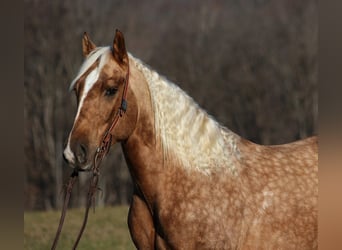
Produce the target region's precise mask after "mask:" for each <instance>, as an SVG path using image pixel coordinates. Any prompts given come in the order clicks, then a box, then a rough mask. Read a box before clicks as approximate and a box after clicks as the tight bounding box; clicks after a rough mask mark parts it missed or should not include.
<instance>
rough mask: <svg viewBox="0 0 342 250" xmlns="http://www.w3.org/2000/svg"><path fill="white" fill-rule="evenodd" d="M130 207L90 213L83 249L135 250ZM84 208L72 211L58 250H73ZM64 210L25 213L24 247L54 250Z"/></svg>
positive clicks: (68, 213) (69, 211)
mask: <svg viewBox="0 0 342 250" xmlns="http://www.w3.org/2000/svg"><path fill="white" fill-rule="evenodd" d="M127 213H128V207H126V206H120V207H105V208H96V211H95V213H92V212H90V213H89V218H88V224H87V227H86V229H85V231H84V234H83V236H82V239H81V241H80V243H79V247H78V248H79V249H85V250H87V249H89V250H90V249H97V250H101V249H135V248H134V245H133V243H132V241H131V238H130V235H129V231H128V227H127V223H126V220H127ZM83 216H84V209H70V210H68V212H67V215H66V218H65V221H64V227H63V230H62V233H61V236H60V239H59V243H58V249H71V248H72V245H73V243H74V241H75V239H76V237H77V234H78V231H79V229H80V227H81V224H82V221H83ZM59 217H60V211H49V212H27V213H25V214H24V248H25V249H35V250H36V249H50V247H51V244H52V242H53V238H54V235H55V233H56V229H57V226H58V221H59Z"/></svg>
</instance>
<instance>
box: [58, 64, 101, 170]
mask: <svg viewBox="0 0 342 250" xmlns="http://www.w3.org/2000/svg"><path fill="white" fill-rule="evenodd" d="M99 75H100V74H99V68H98V67H96V68H95V69H94V70H93V71H91V72H90V73H89V75H88V76H87V78H86V79H85V83H84V88H83V92H82V96H81V98H80V102H79V104H78V109H77V114H76V117H75V120H74V125H73V126H72V129H71V131H70V134H69V138H68V145H67V147H66V148H65V150H64V156H65V158H67V160H68V161H69V162H72V163H75V155H74V153H73V152H72V150H71V148H70V136H71V134H72V131H73V130H74V127H75V124H76V122H77V119H78V117H79V115H80V113H81V109H82V106H83V103H84V99H85V98H86V97H87V95H88V93H89V91H90V90H91V88H92V87H93V86H94V84H95V83H96V81H97V79H98V78H99Z"/></svg>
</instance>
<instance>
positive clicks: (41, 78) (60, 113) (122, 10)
mask: <svg viewBox="0 0 342 250" xmlns="http://www.w3.org/2000/svg"><path fill="white" fill-rule="evenodd" d="M24 4H25V25H24V29H25V30H24V32H25V64H24V69H25V82H24V88H25V99H24V102H25V107H24V119H25V122H26V124H25V131H24V132H25V144H24V150H25V157H26V159H25V171H26V173H25V177H26V178H25V184H24V188H25V189H24V192H25V202H24V206H25V210H34V209H40V210H44V209H45V210H47V209H54V208H60V207H61V202H62V195H61V190H62V187H63V184H64V182H65V181H66V180H67V177H68V175H69V174H70V173H71V169H70V168H69V167H68V166H67V165H66V164H65V163H64V162H63V159H62V152H63V148H64V144H65V142H66V140H67V136H68V133H69V131H70V129H71V126H72V123H73V120H74V116H75V113H76V100H75V99H76V98H75V97H74V96H73V94H72V93H69V92H68V87H69V84H70V82H71V80H72V79H73V77H75V75H76V73H77V71H78V69H79V67H80V65H81V63H82V61H83V56H82V49H81V38H82V34H83V32H84V31H87V32H88V34H89V35H90V37H91V38H92V40H93V41H94V42H95V43H96V44H97V45H110V44H111V43H112V41H113V38H114V31H115V29H116V28H118V29H120V30H121V31H123V33H124V35H125V38H126V43H127V44H126V46H127V48H128V50H129V51H130V52H131V53H132V54H133V55H135V56H136V57H138V58H140V59H141V60H143V61H144V62H146V63H147V64H149V65H150V66H151V67H152V68H154V69H156V70H157V71H158V72H159V73H161V74H162V75H165V76H166V77H167V78H168V79H170V80H172V81H173V82H176V83H177V84H178V85H179V86H180V87H181V88H183V89H184V90H185V91H186V92H187V93H189V95H190V96H192V97H193V98H194V99H195V100H196V101H197V102H198V103H199V105H200V106H201V107H203V108H204V109H205V110H207V111H208V113H209V114H211V115H212V116H213V117H215V118H216V119H217V120H218V121H219V122H220V123H221V124H223V125H225V126H226V127H228V128H230V129H231V130H232V131H234V132H236V133H238V134H239V135H241V136H243V137H245V138H247V139H250V140H252V141H254V142H256V143H261V144H280V143H286V142H290V141H293V140H297V139H300V138H305V137H308V136H310V135H313V134H316V133H317V123H316V121H317V112H318V107H317V106H318V96H317V32H318V26H317V1H316V0H301V1H297V0H212V1H198V0H188V1H183V0H173V1H171V0H149V1H138V0H130V1H123V0H101V1H95V0H73V1H43V0H24ZM101 168H102V175H101V179H100V180H101V188H102V190H103V196H100V197H99V199H98V201H97V203H98V205H115V204H126V203H127V202H129V200H130V196H131V193H132V184H131V180H130V176H129V173H128V171H127V168H126V165H125V162H124V158H123V155H122V153H121V148H120V147H119V146H118V145H116V146H114V147H112V150H111V153H110V155H109V156H108V157H107V159H106V161H105V162H104V164H103V166H102V167H101ZM87 184H88V183H87V177H81V178H80V181H79V183H78V186H77V188H76V189H75V190H74V192H73V195H72V201H71V205H72V206H74V207H77V206H81V205H84V200H85V195H86V192H87V186H88V185H87Z"/></svg>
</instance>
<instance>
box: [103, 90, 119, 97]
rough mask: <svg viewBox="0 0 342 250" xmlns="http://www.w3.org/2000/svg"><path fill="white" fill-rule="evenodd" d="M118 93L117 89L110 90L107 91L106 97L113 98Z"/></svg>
mask: <svg viewBox="0 0 342 250" xmlns="http://www.w3.org/2000/svg"><path fill="white" fill-rule="evenodd" d="M117 91H118V89H117V88H108V89H106V91H105V96H113V95H115V93H116V92H117Z"/></svg>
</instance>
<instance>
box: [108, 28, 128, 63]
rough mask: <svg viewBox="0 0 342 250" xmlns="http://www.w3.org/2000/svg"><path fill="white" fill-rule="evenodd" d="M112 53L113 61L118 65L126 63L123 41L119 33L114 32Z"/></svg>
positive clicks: (126, 57)
mask: <svg viewBox="0 0 342 250" xmlns="http://www.w3.org/2000/svg"><path fill="white" fill-rule="evenodd" d="M112 53H113V57H114V59H115V61H116V62H117V63H119V64H120V65H125V64H127V63H128V55H127V51H126V46H125V39H124V36H123V34H122V32H121V31H119V30H116V32H115V37H114V42H113V48H112Z"/></svg>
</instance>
